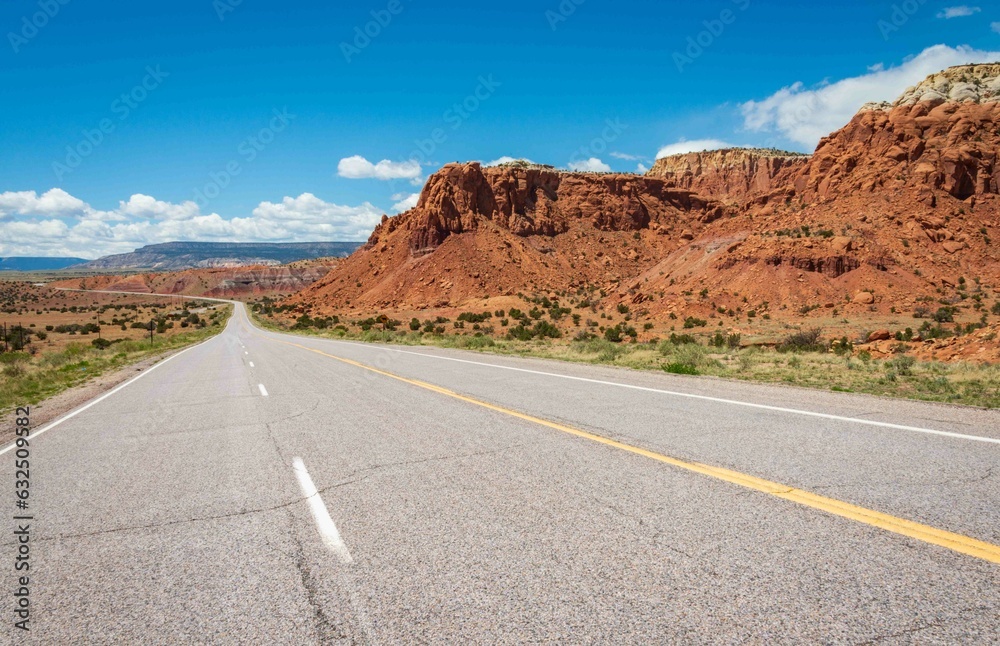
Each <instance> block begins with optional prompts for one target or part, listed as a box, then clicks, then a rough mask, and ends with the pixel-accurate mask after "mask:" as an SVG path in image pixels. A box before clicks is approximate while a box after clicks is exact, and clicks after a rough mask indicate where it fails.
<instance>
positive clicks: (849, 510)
mask: <svg viewBox="0 0 1000 646" xmlns="http://www.w3.org/2000/svg"><path fill="white" fill-rule="evenodd" d="M270 340H273V341H277V342H278V343H283V344H285V345H290V346H292V347H296V348H300V349H302V350H307V351H308V352H314V353H316V354H319V355H322V356H324V357H328V358H330V359H335V360H336V361H340V362H341V363H346V364H348V365H351V366H355V367H357V368H361V369H363V370H367V371H369V372H374V373H376V374H379V375H382V376H384V377H388V378H390V379H395V380H397V381H402V382H404V383H407V384H411V385H413V386H417V387H419V388H423V389H426V390H430V391H432V392H435V393H438V394H441V395H445V396H447V397H451V398H453V399H457V400H459V401H463V402H467V403H469V404H474V405H476V406H480V407H482V408H486V409H488V410H492V411H495V412H498V413H502V414H504V415H509V416H510V417H516V418H518V419H522V420H525V421H527V422H531V423H533V424H538V425H540V426H545V427H548V428H551V429H554V430H557V431H561V432H563V433H568V434H569V435H575V436H577V437H580V438H583V439H586V440H590V441H592V442H597V443H599V444H604V445H605V446H609V447H612V448H615V449H619V450H621V451H627V452H628V453H633V454H635V455H641V456H643V457H645V458H649V459H651V460H656V461H657V462H662V463H664V464H669V465H671V466H673V467H677V468H679V469H684V470H686V471H691V472H694V473H698V474H700V475H703V476H708V477H710V478H715V479H716V480H722V481H724V482H728V483H731V484H734V485H739V486H741V487H745V488H747V489H753V490H755V491H760V492H763V493H766V494H769V495H771V496H775V497H777V498H781V499H783V500H788V501H790V502H794V503H798V504H800V505H804V506H806V507H811V508H813V509H818V510H820V511H825V512H827V513H828V514H833V515H835V516H840V517H842V518H848V519H850V520H853V521H856V522H858V523H862V524H865V525H869V526H871V527H878V528H879V529H882V530H885V531H887V532H892V533H894V534H899V535H901V536H906V537H907V538H912V539H916V540H918V541H922V542H924V543H929V544H931V545H937V546H939V547H944V548H947V549H949V550H952V551H955V552H959V553H961V554H966V555H968V556H974V557H976V558H979V559H983V560H985V561H989V562H991V563H998V564H1000V546H998V545H993V544H992V543H987V542H985V541H980V540H977V539H975V538H971V537H969V536H963V535H962V534H955V533H953V532H948V531H945V530H942V529H937V528H935V527H931V526H929V525H923V524H921V523H916V522H913V521H910V520H906V519H903V518H897V517H895V516H890V515H889V514H883V513H882V512H878V511H874V510H872V509H866V508H865V507H858V506H857V505H852V504H850V503H846V502H843V501H840V500H836V499H834V498H827V497H826V496H820V495H818V494H814V493H811V492H808V491H805V490H803V489H796V488H795V487H790V486H788V485H783V484H780V483H777V482H772V481H770V480H764V479H762V478H757V477H755V476H752V475H748V474H745V473H740V472H739V471H731V470H729V469H724V468H721V467H713V466H709V465H707V464H700V463H698V462H689V461H687V460H680V459H678V458H672V457H670V456H668V455H663V454H662V453H657V452H655V451H650V450H649V449H643V448H640V447H637V446H632V445H631V444H625V443H623V442H619V441H617V440H612V439H608V438H606V437H602V436H600V435H594V434H593V433H588V432H587V431H583V430H580V429H578V428H573V427H572V426H566V425H565V424H559V423H558V422H552V421H550V420H547V419H543V418H541V417H535V416H534V415H528V414H526V413H521V412H518V411H516V410H511V409H509V408H504V407H503V406H497V405H496V404H490V403H488V402H484V401H481V400H479V399H474V398H472V397H467V396H465V395H461V394H459V393H456V392H454V391H452V390H448V389H447V388H442V387H440V386H435V385H434V384H430V383H427V382H425V381H419V380H416V379H409V378H407V377H401V376H399V375H395V374H393V373H391V372H386V371H385V370H379V369H378V368H373V367H371V366H367V365H365V364H363V363H359V362H357V361H353V360H351V359H345V358H343V357H338V356H336V355H332V354H328V353H326V352H323V351H322V350H316V349H314V348H310V347H308V346H304V345H301V344H298V343H292V342H290V341H282V340H279V339H274V338H270Z"/></svg>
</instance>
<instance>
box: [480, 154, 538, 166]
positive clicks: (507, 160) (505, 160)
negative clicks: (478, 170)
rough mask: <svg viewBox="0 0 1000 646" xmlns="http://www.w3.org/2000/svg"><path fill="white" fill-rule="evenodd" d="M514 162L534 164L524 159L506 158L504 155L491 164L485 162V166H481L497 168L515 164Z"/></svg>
mask: <svg viewBox="0 0 1000 646" xmlns="http://www.w3.org/2000/svg"><path fill="white" fill-rule="evenodd" d="M516 161H523V162H527V163H529V164H534V163H535V162H533V161H531V160H530V159H526V158H524V157H508V156H506V155H504V156H503V157H501V158H500V159H494V160H493V161H491V162H486V163H485V164H483V166H499V165H500V164H509V163H511V162H516Z"/></svg>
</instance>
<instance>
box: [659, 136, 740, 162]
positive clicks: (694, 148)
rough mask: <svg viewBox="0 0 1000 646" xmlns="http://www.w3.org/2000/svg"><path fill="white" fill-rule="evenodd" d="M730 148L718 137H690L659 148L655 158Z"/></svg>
mask: <svg viewBox="0 0 1000 646" xmlns="http://www.w3.org/2000/svg"><path fill="white" fill-rule="evenodd" d="M723 148H732V146H731V145H730V144H727V143H726V142H724V141H720V140H718V139H692V140H691V141H678V142H677V143H675V144H670V145H669V146H664V147H663V148H660V152H658V153H656V158H657V159H661V158H663V157H669V156H671V155H683V154H685V153H699V152H701V151H703V150H721V149H723Z"/></svg>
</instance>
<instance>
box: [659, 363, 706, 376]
mask: <svg viewBox="0 0 1000 646" xmlns="http://www.w3.org/2000/svg"><path fill="white" fill-rule="evenodd" d="M663 371H664V372H669V373H671V374H674V375H697V374H698V369H697V368H692V367H691V366H689V365H687V364H684V363H668V364H667V365H665V366H663Z"/></svg>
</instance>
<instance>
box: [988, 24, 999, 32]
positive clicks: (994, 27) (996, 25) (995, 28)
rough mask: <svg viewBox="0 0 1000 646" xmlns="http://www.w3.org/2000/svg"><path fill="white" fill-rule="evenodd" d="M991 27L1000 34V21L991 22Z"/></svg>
mask: <svg viewBox="0 0 1000 646" xmlns="http://www.w3.org/2000/svg"><path fill="white" fill-rule="evenodd" d="M990 27H991V28H992V29H993V31H995V32H996V33H998V34H1000V22H995V23H993V24H991V25H990Z"/></svg>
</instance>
